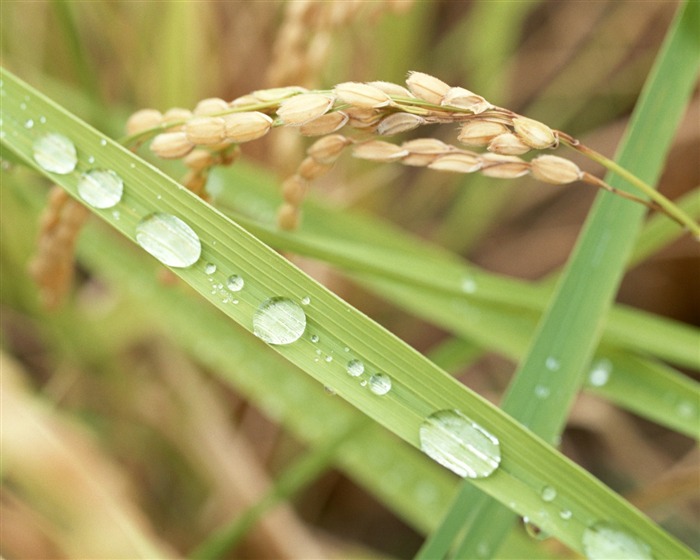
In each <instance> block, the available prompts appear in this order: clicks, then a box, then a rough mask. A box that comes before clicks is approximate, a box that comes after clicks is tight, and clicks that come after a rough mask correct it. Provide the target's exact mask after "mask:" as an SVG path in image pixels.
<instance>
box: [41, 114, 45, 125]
mask: <svg viewBox="0 0 700 560" xmlns="http://www.w3.org/2000/svg"><path fill="white" fill-rule="evenodd" d="M39 122H40V123H41V124H46V117H45V116H44V115H42V116H40V117H39Z"/></svg>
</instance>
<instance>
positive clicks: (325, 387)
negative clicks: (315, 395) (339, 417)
mask: <svg viewBox="0 0 700 560" xmlns="http://www.w3.org/2000/svg"><path fill="white" fill-rule="evenodd" d="M323 390H324V391H325V392H326V393H328V394H329V395H331V396H334V395H335V394H336V393H335V389H333V387H329V386H328V385H324V386H323Z"/></svg>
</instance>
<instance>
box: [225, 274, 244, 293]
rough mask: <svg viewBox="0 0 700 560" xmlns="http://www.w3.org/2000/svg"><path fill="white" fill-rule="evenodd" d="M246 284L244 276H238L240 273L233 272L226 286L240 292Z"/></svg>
mask: <svg viewBox="0 0 700 560" xmlns="http://www.w3.org/2000/svg"><path fill="white" fill-rule="evenodd" d="M244 285H245V281H244V280H243V277H241V276H238V274H231V276H229V277H228V279H227V280H226V287H227V288H228V289H229V290H231V291H232V292H240V291H241V290H242V289H243V286H244Z"/></svg>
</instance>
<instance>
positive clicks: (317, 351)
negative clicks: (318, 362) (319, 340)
mask: <svg viewBox="0 0 700 560" xmlns="http://www.w3.org/2000/svg"><path fill="white" fill-rule="evenodd" d="M311 342H313V340H312V341H311ZM316 355H317V356H320V355H321V349H320V348H316Z"/></svg>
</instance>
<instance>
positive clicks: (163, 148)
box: [151, 132, 194, 159]
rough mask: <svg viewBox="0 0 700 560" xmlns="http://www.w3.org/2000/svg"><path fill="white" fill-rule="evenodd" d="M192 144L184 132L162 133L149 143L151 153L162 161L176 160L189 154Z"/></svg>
mask: <svg viewBox="0 0 700 560" xmlns="http://www.w3.org/2000/svg"><path fill="white" fill-rule="evenodd" d="M193 148H194V144H193V143H192V142H190V141H189V140H188V139H187V134H185V133H184V132H163V133H161V134H158V136H156V137H155V138H154V139H153V141H152V142H151V151H152V152H153V153H154V154H155V155H157V156H158V157H161V158H163V159H178V158H181V157H184V156H186V155H187V154H189V153H190V152H191V151H192V150H193Z"/></svg>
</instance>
